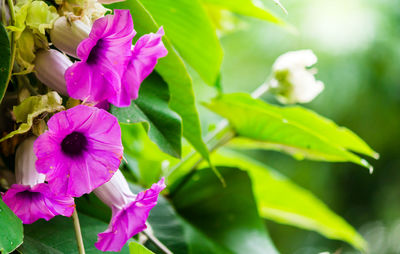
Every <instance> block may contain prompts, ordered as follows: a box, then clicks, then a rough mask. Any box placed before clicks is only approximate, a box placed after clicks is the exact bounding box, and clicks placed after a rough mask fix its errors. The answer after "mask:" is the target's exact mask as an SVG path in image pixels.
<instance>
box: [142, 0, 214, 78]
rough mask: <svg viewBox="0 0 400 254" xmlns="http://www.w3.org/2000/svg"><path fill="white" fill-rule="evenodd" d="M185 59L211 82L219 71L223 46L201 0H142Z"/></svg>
mask: <svg viewBox="0 0 400 254" xmlns="http://www.w3.org/2000/svg"><path fill="white" fill-rule="evenodd" d="M140 2H142V4H143V5H144V6H145V7H146V9H147V10H149V12H150V13H151V15H152V16H153V18H154V19H155V20H156V22H157V23H158V24H160V25H162V26H164V28H165V32H166V34H167V36H168V37H169V38H170V40H171V42H172V44H173V45H174V46H175V47H176V49H177V50H178V52H179V53H180V54H181V55H182V57H183V59H185V61H186V62H187V63H189V64H190V65H191V66H192V67H193V68H194V69H195V70H196V71H197V72H198V73H199V75H200V76H201V77H202V78H203V80H204V81H205V82H206V83H208V84H209V85H214V84H215V82H216V80H217V77H218V75H219V72H220V67H221V62H222V48H221V45H220V43H219V40H218V38H217V35H216V32H215V29H214V27H213V25H212V23H211V20H209V18H208V16H207V13H206V11H205V10H204V7H203V6H202V5H201V3H200V1H199V0H191V1H187V0H140Z"/></svg>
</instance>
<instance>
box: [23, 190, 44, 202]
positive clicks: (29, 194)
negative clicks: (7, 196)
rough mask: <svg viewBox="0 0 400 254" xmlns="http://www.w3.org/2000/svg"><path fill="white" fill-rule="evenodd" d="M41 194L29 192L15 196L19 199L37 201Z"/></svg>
mask: <svg viewBox="0 0 400 254" xmlns="http://www.w3.org/2000/svg"><path fill="white" fill-rule="evenodd" d="M41 195H42V194H41V193H39V192H32V191H29V190H25V191H21V192H20V193H18V194H17V196H18V197H19V198H21V199H31V200H36V199H39V198H40V196H41Z"/></svg>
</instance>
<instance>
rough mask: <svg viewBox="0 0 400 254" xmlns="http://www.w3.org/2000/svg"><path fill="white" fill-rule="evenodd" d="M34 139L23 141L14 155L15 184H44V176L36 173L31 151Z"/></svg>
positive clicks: (33, 154) (34, 156)
mask: <svg viewBox="0 0 400 254" xmlns="http://www.w3.org/2000/svg"><path fill="white" fill-rule="evenodd" d="M35 140H36V137H30V138H28V139H26V140H24V141H23V142H22V143H21V144H20V145H19V146H18V148H17V152H16V154H15V178H16V183H17V184H23V185H30V186H34V185H36V184H38V183H44V180H45V178H46V176H45V175H44V174H40V173H38V172H37V171H36V167H35V162H36V160H37V158H36V155H35V153H34V151H33V143H34V142H35Z"/></svg>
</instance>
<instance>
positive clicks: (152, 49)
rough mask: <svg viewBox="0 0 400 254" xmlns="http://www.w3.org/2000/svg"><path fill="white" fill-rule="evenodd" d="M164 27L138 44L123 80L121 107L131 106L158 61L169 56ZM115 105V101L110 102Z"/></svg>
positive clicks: (144, 36)
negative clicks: (164, 40)
mask: <svg viewBox="0 0 400 254" xmlns="http://www.w3.org/2000/svg"><path fill="white" fill-rule="evenodd" d="M163 35H164V29H163V27H160V29H159V30H158V32H157V33H155V34H153V33H151V34H146V35H143V36H142V37H140V39H139V40H138V41H137V42H136V44H135V46H134V48H133V51H132V58H131V61H130V62H129V65H128V67H127V69H126V72H125V74H124V76H123V78H122V90H123V91H122V94H121V97H122V98H121V99H120V103H119V105H120V106H129V105H130V103H131V100H135V99H136V98H137V97H138V93H139V88H140V84H141V83H142V82H143V80H144V79H145V78H146V77H147V76H149V75H150V73H151V72H152V71H153V70H154V67H155V66H156V64H157V60H158V59H159V58H162V57H164V56H166V55H167V54H168V51H167V49H166V48H165V46H164V44H163V42H162V36H163ZM110 102H111V103H113V104H114V101H110Z"/></svg>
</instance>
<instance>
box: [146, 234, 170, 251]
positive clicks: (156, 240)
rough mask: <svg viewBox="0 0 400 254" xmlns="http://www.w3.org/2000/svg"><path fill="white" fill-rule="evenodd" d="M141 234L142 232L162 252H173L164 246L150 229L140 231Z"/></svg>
mask: <svg viewBox="0 0 400 254" xmlns="http://www.w3.org/2000/svg"><path fill="white" fill-rule="evenodd" d="M142 234H144V235H145V236H146V237H147V238H148V239H149V240H150V241H151V242H152V243H153V244H154V245H155V246H157V248H159V249H160V250H161V251H162V252H163V253H164V254H173V253H172V251H170V250H169V249H168V248H167V246H165V245H164V244H163V243H162V242H160V240H158V239H157V237H155V236H154V235H153V234H152V233H151V232H150V230H148V229H145V230H144V231H142Z"/></svg>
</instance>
